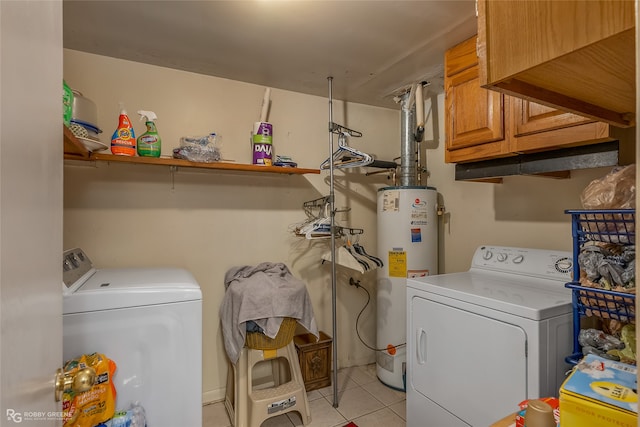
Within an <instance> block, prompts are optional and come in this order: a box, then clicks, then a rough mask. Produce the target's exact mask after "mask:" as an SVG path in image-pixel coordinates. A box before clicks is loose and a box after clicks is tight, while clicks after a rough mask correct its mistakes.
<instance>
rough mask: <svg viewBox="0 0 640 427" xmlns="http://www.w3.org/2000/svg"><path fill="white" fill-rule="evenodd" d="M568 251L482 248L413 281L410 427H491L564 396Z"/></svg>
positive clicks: (409, 334) (410, 297)
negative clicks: (447, 270)
mask: <svg viewBox="0 0 640 427" xmlns="http://www.w3.org/2000/svg"><path fill="white" fill-rule="evenodd" d="M571 257H572V255H571V253H569V252H560V251H545V250H537V249H525V248H511V247H498V246H481V247H479V248H478V249H477V250H476V251H475V253H474V256H473V260H472V264H471V268H470V269H469V270H468V271H467V272H462V273H451V274H442V275H436V276H427V277H422V278H416V279H409V280H408V281H407V427H418V426H420V427H468V426H472V427H486V426H488V425H491V424H492V423H494V422H496V421H497V420H499V419H501V418H503V417H504V416H506V415H508V414H510V413H512V412H514V411H515V410H516V409H517V405H518V403H520V402H521V401H523V400H525V399H533V398H538V397H545V396H558V393H559V388H560V385H561V384H562V381H563V380H564V378H565V373H566V372H567V371H568V370H569V369H570V367H569V365H567V364H566V362H565V360H564V358H565V357H566V356H568V355H569V354H571V351H572V343H573V339H572V336H573V335H572V307H571V292H570V290H569V289H566V288H565V287H564V284H565V283H566V282H569V281H570V280H571V271H572V265H573V262H572V258H571Z"/></svg>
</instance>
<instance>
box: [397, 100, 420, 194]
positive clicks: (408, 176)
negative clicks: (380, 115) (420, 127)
mask: <svg viewBox="0 0 640 427" xmlns="http://www.w3.org/2000/svg"><path fill="white" fill-rule="evenodd" d="M416 101H417V100H416ZM400 105H401V111H400V112H401V117H400V121H401V124H400V138H401V141H400V173H399V175H400V185H401V186H412V185H416V182H417V173H418V168H417V167H416V151H417V150H416V143H415V142H416V141H415V133H414V132H415V128H416V114H415V102H412V100H411V96H410V93H409V92H406V93H405V94H404V95H402V97H401V102H400Z"/></svg>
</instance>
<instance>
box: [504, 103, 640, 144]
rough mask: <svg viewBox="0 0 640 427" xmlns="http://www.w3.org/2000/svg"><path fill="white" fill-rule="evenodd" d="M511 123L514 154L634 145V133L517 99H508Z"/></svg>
mask: <svg viewBox="0 0 640 427" xmlns="http://www.w3.org/2000/svg"><path fill="white" fill-rule="evenodd" d="M510 98H511V97H510ZM511 122H512V127H511V128H512V131H513V132H512V134H511V144H510V147H511V151H513V152H517V153H531V152H537V151H544V150H553V149H558V148H567V147H573V146H579V145H587V144H597V143H600V142H607V141H614V140H618V141H621V142H623V143H625V144H633V143H632V140H633V132H631V131H629V130H627V129H621V128H618V127H615V126H611V125H609V124H607V123H602V122H596V121H593V120H592V119H590V118H586V117H583V116H579V115H576V114H572V113H567V112H566V111H562V110H558V109H556V108H552V107H548V106H545V105H541V104H538V103H535V102H531V101H527V100H524V99H520V98H511Z"/></svg>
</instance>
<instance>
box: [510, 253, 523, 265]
mask: <svg viewBox="0 0 640 427" xmlns="http://www.w3.org/2000/svg"><path fill="white" fill-rule="evenodd" d="M511 261H513V263H514V264H520V263H521V262H522V261H524V256H523V255H518V256H517V257H515V258H514V259H512V260H511Z"/></svg>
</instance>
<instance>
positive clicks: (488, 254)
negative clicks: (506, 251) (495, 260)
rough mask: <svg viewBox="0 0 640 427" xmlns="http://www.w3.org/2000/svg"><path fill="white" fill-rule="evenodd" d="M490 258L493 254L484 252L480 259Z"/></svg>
mask: <svg viewBox="0 0 640 427" xmlns="http://www.w3.org/2000/svg"><path fill="white" fill-rule="evenodd" d="M492 256H493V252H491V251H486V252H485V253H483V254H482V258H484V259H491V257H492Z"/></svg>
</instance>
